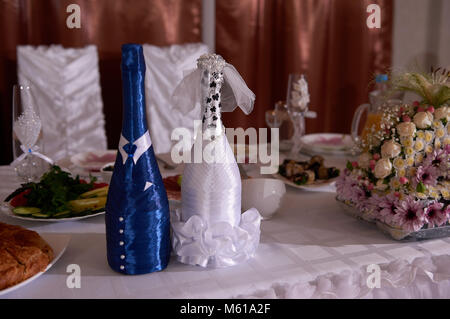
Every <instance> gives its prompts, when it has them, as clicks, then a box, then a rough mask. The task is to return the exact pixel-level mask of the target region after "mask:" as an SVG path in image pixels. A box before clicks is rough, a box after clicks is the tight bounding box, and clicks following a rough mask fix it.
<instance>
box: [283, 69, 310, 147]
mask: <svg viewBox="0 0 450 319" xmlns="http://www.w3.org/2000/svg"><path fill="white" fill-rule="evenodd" d="M286 101H287V102H286V108H287V111H288V114H289V116H290V117H291V120H292V123H293V124H294V135H293V137H292V142H293V147H292V149H291V153H292V154H298V153H299V152H300V150H301V148H302V137H303V135H305V114H306V112H308V103H309V92H308V83H307V82H306V80H305V77H304V75H303V74H289V82H288V90H287V98H286Z"/></svg>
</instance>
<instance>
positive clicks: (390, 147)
mask: <svg viewBox="0 0 450 319" xmlns="http://www.w3.org/2000/svg"><path fill="white" fill-rule="evenodd" d="M401 150H402V147H401V146H400V144H398V143H396V142H394V141H393V140H389V141H386V142H384V143H383V146H381V156H382V157H388V158H393V157H396V156H398V154H400V152H401Z"/></svg>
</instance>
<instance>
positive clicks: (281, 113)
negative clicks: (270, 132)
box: [266, 102, 286, 128]
mask: <svg viewBox="0 0 450 319" xmlns="http://www.w3.org/2000/svg"><path fill="white" fill-rule="evenodd" d="M285 120H286V111H285V106H284V103H283V102H277V103H275V108H274V109H273V110H268V111H266V123H267V125H268V126H269V127H270V128H280V127H281V125H282V124H283V122H284V121H285Z"/></svg>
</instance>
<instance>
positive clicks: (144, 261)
mask: <svg viewBox="0 0 450 319" xmlns="http://www.w3.org/2000/svg"><path fill="white" fill-rule="evenodd" d="M144 80H145V60H144V55H143V51H142V46H141V45H137V44H125V45H123V46H122V86H123V122H122V134H121V136H120V141H119V146H118V153H117V158H116V162H115V164H114V172H113V175H112V178H111V183H110V186H109V192H108V200H107V203H106V215H105V222H106V242H107V258H108V263H109V265H110V267H111V268H112V269H113V270H115V271H117V272H120V273H123V274H130V275H137V274H144V273H151V272H154V271H160V270H162V269H164V268H166V267H167V264H168V262H169V258H170V249H171V245H170V217H169V203H168V200H167V194H166V190H165V188H164V184H163V181H162V177H161V174H160V172H159V168H158V165H157V162H156V159H155V154H154V151H153V146H152V142H151V139H150V135H149V131H148V128H147V122H146V112H145V86H144Z"/></svg>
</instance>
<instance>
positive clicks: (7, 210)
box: [0, 203, 105, 222]
mask: <svg viewBox="0 0 450 319" xmlns="http://www.w3.org/2000/svg"><path fill="white" fill-rule="evenodd" d="M0 212H2V213H3V214H5V215H7V216H9V217H12V218H16V219H21V220H30V221H33V222H69V221H75V220H80V219H85V218H90V217H94V216H99V215H103V214H104V213H105V211H102V212H98V213H95V214H91V215H85V216H78V217H68V218H33V217H25V216H19V215H16V214H14V213H13V211H12V206H11V205H10V204H8V203H4V204H2V205H0Z"/></svg>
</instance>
